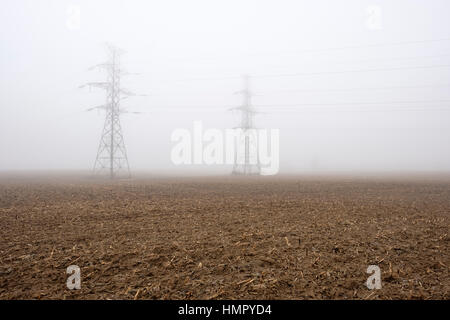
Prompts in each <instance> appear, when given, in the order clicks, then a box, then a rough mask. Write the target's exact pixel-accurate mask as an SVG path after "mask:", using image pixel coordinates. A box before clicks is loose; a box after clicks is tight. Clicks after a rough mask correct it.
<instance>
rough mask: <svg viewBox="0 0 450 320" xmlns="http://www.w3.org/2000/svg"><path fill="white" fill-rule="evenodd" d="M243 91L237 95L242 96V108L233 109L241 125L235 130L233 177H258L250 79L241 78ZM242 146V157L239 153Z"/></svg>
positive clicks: (256, 144)
mask: <svg viewBox="0 0 450 320" xmlns="http://www.w3.org/2000/svg"><path fill="white" fill-rule="evenodd" d="M243 82H244V89H243V90H242V91H239V92H237V93H239V94H242V96H243V103H242V106H240V107H237V108H233V109H232V110H238V111H240V112H241V125H240V127H237V128H235V129H238V130H239V132H240V135H239V137H238V138H237V141H236V143H235V152H234V166H233V171H232V174H233V175H259V174H260V173H261V165H260V161H259V156H258V136H257V131H256V128H254V127H253V117H254V115H255V114H256V113H257V112H256V111H255V109H254V108H253V107H252V101H251V98H252V94H251V91H250V77H249V76H248V75H244V76H243ZM242 144H243V147H244V148H243V149H244V150H243V151H244V152H243V155H242V154H241V153H242V152H240V151H241V150H242V147H241V146H242Z"/></svg>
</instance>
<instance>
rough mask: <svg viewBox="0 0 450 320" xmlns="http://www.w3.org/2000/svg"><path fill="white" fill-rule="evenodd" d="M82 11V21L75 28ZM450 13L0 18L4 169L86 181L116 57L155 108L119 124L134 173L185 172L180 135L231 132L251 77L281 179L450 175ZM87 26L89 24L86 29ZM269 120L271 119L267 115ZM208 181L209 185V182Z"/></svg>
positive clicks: (141, 103) (442, 4) (251, 7)
mask: <svg viewBox="0 0 450 320" xmlns="http://www.w3.org/2000/svg"><path fill="white" fill-rule="evenodd" d="M78 10H79V16H78ZM449 12H450V3H449V2H448V1H446V0H442V1H439V0H434V1H423V0H404V1H403V0H402V1H401V0H398V1H377V0H372V1H365V0H354V1H350V0H348V1H331V0H330V1H324V0H319V1H317V0H315V1H312V0H310V1H300V0H296V1H284V0H277V1H275V0H272V1H261V0H254V1H249V0H227V1H224V0H222V1H213V0H202V1H200V0H189V1H181V0H179V1H174V0H165V1H132V0H128V1H111V0H95V1H92V0H91V1H75V0H72V1H61V0H58V1H56V0H55V1H49V0H41V1H31V0H30V1H23V0H14V1H13V0H3V1H2V6H1V10H0V45H1V50H0V150H1V151H0V152H1V153H0V154H1V156H0V171H7V170H49V169H54V170H80V169H81V170H90V169H91V168H92V166H93V165H94V160H95V156H96V152H97V148H98V144H99V140H100V135H101V132H102V128H103V124H104V117H105V115H104V112H103V111H100V110H94V111H90V112H87V111H86V109H88V108H90V107H93V106H97V105H100V104H102V103H104V100H105V93H104V91H102V90H100V89H95V88H92V90H89V89H87V88H82V89H80V88H79V86H80V85H82V84H84V83H86V82H92V81H103V80H104V79H105V74H104V73H103V72H102V71H101V70H94V71H89V70H88V69H89V67H91V66H93V65H96V64H98V63H101V62H104V61H105V60H106V59H107V57H106V51H105V46H104V44H105V43H107V42H108V43H113V44H115V45H116V46H118V47H120V48H122V49H124V50H125V51H126V53H125V54H124V55H123V57H122V61H121V63H122V66H123V67H124V68H125V69H126V70H127V71H129V72H135V73H139V74H138V75H129V76H127V77H123V79H122V86H123V87H124V88H127V89H129V90H131V91H133V92H136V93H138V94H145V95H146V96H136V97H130V98H129V99H127V100H124V101H123V103H122V107H123V108H127V109H128V110H130V111H139V112H142V113H141V114H123V115H122V118H121V123H122V128H123V133H124V139H125V144H126V147H127V152H128V159H129V163H130V168H131V170H132V171H137V170H140V171H142V170H148V171H155V172H156V171H159V170H167V171H170V172H182V171H189V170H206V171H205V172H209V171H211V170H216V171H217V172H224V173H225V172H228V171H229V170H230V166H219V165H213V166H206V165H205V166H201V165H193V166H175V165H174V164H173V163H172V161H171V158H170V154H171V149H172V147H173V145H174V143H173V142H172V141H171V133H172V132H173V131H174V130H175V129H177V128H185V129H189V130H192V128H193V122H194V121H202V123H203V126H204V127H205V128H218V129H226V128H234V127H236V126H237V125H239V122H240V117H239V113H236V112H231V111H228V109H229V108H233V107H237V106H239V105H240V104H241V100H242V97H241V96H240V95H237V94H235V93H236V92H238V91H239V90H242V86H243V83H242V80H241V79H240V77H241V75H244V74H248V75H250V76H251V89H252V92H253V93H254V97H253V104H254V105H255V108H257V109H258V111H261V113H260V114H258V115H256V116H255V125H256V126H257V127H258V128H267V129H270V128H273V129H279V130H280V173H289V172H321V171H448V170H450V147H449V146H450V90H449V89H450V72H449V71H450V33H449V30H450V19H449V16H448V14H449ZM78 18H79V19H78ZM258 106H260V107H258ZM208 170H209V171H208Z"/></svg>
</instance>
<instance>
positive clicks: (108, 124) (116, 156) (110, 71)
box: [80, 44, 138, 179]
mask: <svg viewBox="0 0 450 320" xmlns="http://www.w3.org/2000/svg"><path fill="white" fill-rule="evenodd" d="M107 52H108V55H109V60H108V61H107V62H105V63H101V64H98V65H95V66H93V67H91V68H90V69H89V70H92V69H96V68H101V69H103V70H105V71H106V74H107V79H106V81H105V82H89V83H87V84H85V85H83V86H80V87H85V86H89V87H97V88H101V89H103V90H105V91H106V103H105V104H104V105H101V106H97V107H93V108H89V109H87V111H90V110H94V109H101V110H104V111H105V116H106V117H105V123H104V126H103V131H102V135H101V138H100V144H99V146H98V150H97V157H96V159H95V163H94V174H102V173H107V174H108V175H109V177H110V178H111V179H114V178H118V177H123V178H129V177H130V176H131V175H130V167H129V164H128V157H127V150H126V147H125V142H124V139H123V134H122V126H121V124H120V115H121V114H122V113H130V112H128V111H127V110H125V109H122V108H121V107H120V102H121V101H122V100H123V99H126V98H127V97H129V96H134V95H135V94H133V93H131V92H130V91H128V90H125V89H123V88H121V86H120V81H121V76H123V75H128V74H130V73H127V72H125V71H124V70H122V69H121V67H120V57H121V55H122V54H123V53H124V51H123V50H121V49H119V48H117V47H115V46H113V45H110V44H108V45H107ZM132 113H138V112H132Z"/></svg>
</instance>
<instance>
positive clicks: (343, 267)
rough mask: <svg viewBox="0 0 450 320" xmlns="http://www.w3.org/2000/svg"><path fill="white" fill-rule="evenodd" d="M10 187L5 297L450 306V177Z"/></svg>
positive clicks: (0, 203) (1, 184)
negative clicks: (373, 277) (372, 283)
mask: <svg viewBox="0 0 450 320" xmlns="http://www.w3.org/2000/svg"><path fill="white" fill-rule="evenodd" d="M0 179H1V180H0V235H1V242H0V298H1V299H24V298H31V299H110V298H111V299H430V298H432V299H449V298H450V296H449V290H450V277H449V266H450V248H449V245H450V242H449V241H450V240H449V239H450V238H449V234H448V233H449V226H450V219H449V218H450V179H447V178H445V179H443V178H441V179H425V178H417V179H406V178H405V179H403V178H395V179H394V178H362V177H359V178H346V177H334V178H333V177H329V178H325V177H301V176H297V177H285V178H283V177H278V178H273V177H272V178H266V177H252V178H245V179H244V178H238V177H214V178H152V179H150V178H149V179H134V180H127V181H125V180H123V181H115V182H108V181H103V182H101V181H93V180H89V179H75V178H74V179H37V178H36V179H31V178H30V179H27V178H11V177H2V178H0ZM73 264H75V265H78V266H79V267H80V268H81V280H82V282H81V290H69V289H67V288H66V279H67V277H68V275H67V274H66V268H67V267H68V266H69V265H73ZM373 264H376V265H378V266H379V267H380V268H381V272H382V289H380V290H369V289H368V288H367V287H366V285H365V282H366V280H367V278H368V276H369V274H366V269H367V267H368V266H369V265H373Z"/></svg>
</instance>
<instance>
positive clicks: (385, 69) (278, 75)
mask: <svg viewBox="0 0 450 320" xmlns="http://www.w3.org/2000/svg"><path fill="white" fill-rule="evenodd" d="M448 67H450V64H442V65H431V66H415V67H389V68H373V69H356V70H342V71H319V72H298V73H280V74H261V75H254V76H252V77H254V78H280V77H297V76H311V75H322V74H341V73H360V72H376V71H396V70H413V69H432V68H448Z"/></svg>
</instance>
